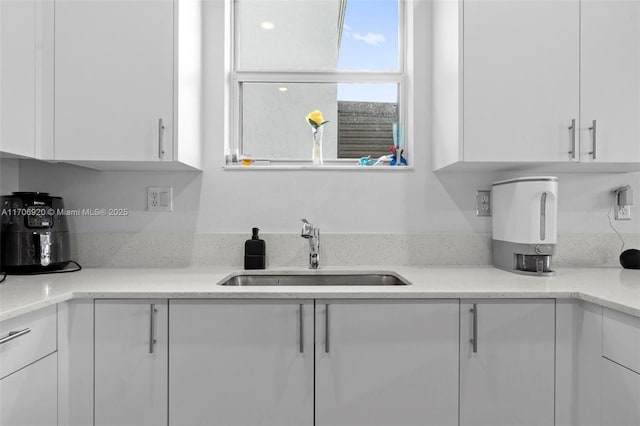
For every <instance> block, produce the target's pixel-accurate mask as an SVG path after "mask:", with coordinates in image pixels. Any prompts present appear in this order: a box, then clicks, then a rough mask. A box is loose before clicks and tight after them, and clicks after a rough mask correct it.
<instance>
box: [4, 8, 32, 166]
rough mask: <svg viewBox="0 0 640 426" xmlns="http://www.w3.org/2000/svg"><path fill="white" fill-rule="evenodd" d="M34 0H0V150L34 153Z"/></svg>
mask: <svg viewBox="0 0 640 426" xmlns="http://www.w3.org/2000/svg"><path fill="white" fill-rule="evenodd" d="M35 23H36V2H35V0H2V1H0V151H2V152H6V153H11V154H15V155H21V156H27V157H34V156H35V113H36V110H35V87H36V86H35V84H36V81H35V65H36V64H35V58H36V52H35V48H36V38H35V37H36V27H35Z"/></svg>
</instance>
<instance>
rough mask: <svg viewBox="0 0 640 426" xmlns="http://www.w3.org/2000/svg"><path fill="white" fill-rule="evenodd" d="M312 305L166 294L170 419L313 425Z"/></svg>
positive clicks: (176, 423)
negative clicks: (182, 297) (168, 298)
mask: <svg viewBox="0 0 640 426" xmlns="http://www.w3.org/2000/svg"><path fill="white" fill-rule="evenodd" d="M313 310H314V306H313V302H312V301H308V300H307V301H302V300H300V301H299V300H288V301H280V300H276V301H269V300H261V301H245V300H243V301H228V300H171V301H170V316H171V321H170V327H169V336H170V348H171V356H170V363H169V383H170V384H171V387H170V391H169V403H170V407H169V416H170V417H169V425H171V426H189V425H209V424H215V425H227V426H232V425H263V426H267V425H272V426H276V425H277V426H305V425H307V426H311V425H313V424H314V423H313V394H314V385H313V376H314V369H313V362H314V352H313V351H314V346H313V345H314V342H313V321H314V319H313Z"/></svg>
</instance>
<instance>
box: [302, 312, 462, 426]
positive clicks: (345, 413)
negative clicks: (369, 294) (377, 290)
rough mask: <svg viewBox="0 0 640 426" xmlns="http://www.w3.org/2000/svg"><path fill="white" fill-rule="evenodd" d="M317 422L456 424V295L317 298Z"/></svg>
mask: <svg viewBox="0 0 640 426" xmlns="http://www.w3.org/2000/svg"><path fill="white" fill-rule="evenodd" d="M315 324H316V345H315V347H316V392H315V397H316V405H315V413H316V422H315V424H316V425H317V426H340V425H344V426H357V425H362V426H364V425H366V426H375V425H380V426H388V425H398V426H400V425H416V426H417V425H438V426H446V425H457V424H458V380H457V379H458V331H459V326H458V325H459V303H458V301H457V300H447V301H444V300H442V301H424V300H397V301H386V300H385V301H317V305H316V321H315Z"/></svg>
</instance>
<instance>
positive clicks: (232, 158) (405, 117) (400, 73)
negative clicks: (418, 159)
mask: <svg viewBox="0 0 640 426" xmlns="http://www.w3.org/2000/svg"><path fill="white" fill-rule="evenodd" d="M225 1H226V3H227V8H226V9H227V11H228V12H227V16H226V25H225V27H226V30H227V31H226V35H227V43H226V46H225V51H226V55H225V56H226V61H225V62H226V65H227V66H226V67H225V68H227V69H226V73H227V76H228V78H227V91H226V96H225V104H226V105H227V106H228V109H227V113H228V117H227V119H226V122H227V123H228V125H229V127H228V131H227V132H225V136H226V137H225V140H226V142H225V160H224V163H225V164H224V168H236V167H237V166H239V165H240V162H239V161H238V156H240V155H242V152H243V151H242V148H243V147H242V144H243V140H242V107H243V105H242V85H243V84H244V83H283V84H286V83H336V84H340V83H362V84H375V83H378V84H382V83H386V84H397V85H398V121H399V122H400V123H402V125H403V126H404V129H405V131H404V141H403V148H404V152H405V154H403V156H404V157H405V158H407V160H409V159H410V158H411V157H410V155H411V151H412V149H410V148H412V141H411V140H410V138H411V135H412V132H411V131H409V130H410V127H409V126H410V122H409V116H410V114H409V108H410V100H411V96H410V93H409V89H408V87H409V80H410V78H409V75H410V73H409V66H408V64H410V63H411V62H412V61H411V58H410V55H409V52H410V50H409V48H410V43H409V36H408V33H409V32H408V27H409V25H407V23H409V22H411V21H410V18H412V14H411V10H412V8H411V7H410V6H411V4H412V0H398V70H397V71H354V70H345V71H338V70H335V71H333V70H332V71H306V70H305V71H290V70H283V71H280V70H277V71H275V70H250V71H241V70H238V67H237V57H238V55H237V49H238V46H237V45H236V25H235V22H236V16H235V3H236V0H225ZM291 1H295V0H291ZM254 160H256V161H255V164H257V165H260V166H266V168H278V167H280V166H282V167H290V166H294V167H296V168H305V167H306V166H308V167H310V168H311V167H312V168H314V169H318V168H325V169H331V168H334V166H337V167H338V168H343V167H345V166H353V167H354V168H358V169H376V170H380V169H389V168H388V167H387V168H384V167H383V168H381V167H375V168H371V167H361V166H358V165H357V160H358V159H357V158H329V159H327V158H324V165H323V166H312V165H311V164H310V159H309V160H300V159H283V158H256V159H254ZM411 164H412V162H411V161H409V165H411ZM251 168H252V167H242V169H251ZM403 168H406V167H403ZM409 168H412V167H409ZM391 169H400V168H399V167H398V168H396V167H391Z"/></svg>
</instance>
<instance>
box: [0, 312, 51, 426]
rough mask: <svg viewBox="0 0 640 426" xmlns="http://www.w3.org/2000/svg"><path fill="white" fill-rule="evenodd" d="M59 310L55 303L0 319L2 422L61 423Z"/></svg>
mask: <svg viewBox="0 0 640 426" xmlns="http://www.w3.org/2000/svg"><path fill="white" fill-rule="evenodd" d="M56 313H57V310H56V306H55V305H54V306H48V307H46V308H42V309H40V310H37V311H34V312H29V313H27V314H24V315H20V316H18V317H15V318H11V319H8V320H5V321H2V322H0V425H3V426H5V425H6V426H26V425H30V426H54V425H57V422H58V411H57V404H58V400H57V396H58V394H57V379H58V368H57V353H56ZM35 404H37V409H34V406H36V405H35Z"/></svg>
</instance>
